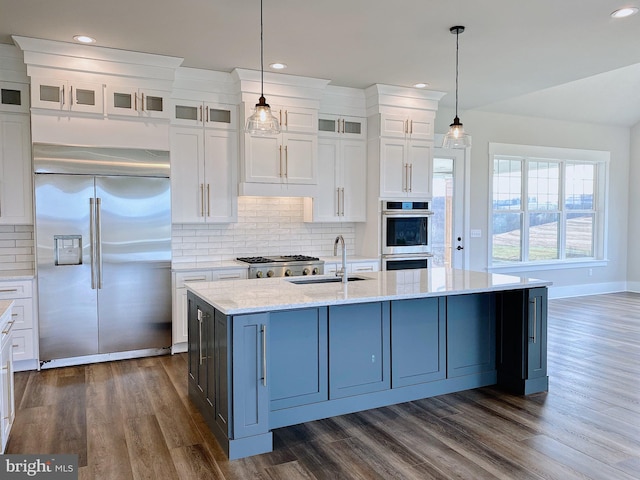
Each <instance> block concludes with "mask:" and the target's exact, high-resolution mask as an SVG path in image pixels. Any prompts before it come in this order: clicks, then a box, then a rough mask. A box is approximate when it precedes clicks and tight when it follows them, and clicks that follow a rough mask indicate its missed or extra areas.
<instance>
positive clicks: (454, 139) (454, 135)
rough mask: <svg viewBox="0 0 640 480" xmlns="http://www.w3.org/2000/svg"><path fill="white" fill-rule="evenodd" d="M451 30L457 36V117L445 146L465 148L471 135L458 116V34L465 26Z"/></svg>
mask: <svg viewBox="0 0 640 480" xmlns="http://www.w3.org/2000/svg"><path fill="white" fill-rule="evenodd" d="M449 31H450V32H451V33H453V34H455V36H456V117H455V118H454V119H453V123H452V124H451V125H449V132H447V134H446V135H445V136H444V141H443V142H442V147H443V148H465V147H470V146H471V137H470V136H469V135H467V134H466V133H464V127H463V126H462V123H460V119H459V118H458V36H459V35H460V34H461V33H462V32H464V27H462V26H456V27H451V28H450V29H449Z"/></svg>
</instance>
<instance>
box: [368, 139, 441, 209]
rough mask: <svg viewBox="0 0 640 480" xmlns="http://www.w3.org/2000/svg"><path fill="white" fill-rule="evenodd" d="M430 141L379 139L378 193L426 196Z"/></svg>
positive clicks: (430, 157) (430, 154)
mask: <svg viewBox="0 0 640 480" xmlns="http://www.w3.org/2000/svg"><path fill="white" fill-rule="evenodd" d="M432 165H433V142H431V141H425V140H406V139H401V138H381V139H380V196H381V197H383V198H402V197H410V198H411V197H415V198H430V197H431V179H432V177H433V173H432Z"/></svg>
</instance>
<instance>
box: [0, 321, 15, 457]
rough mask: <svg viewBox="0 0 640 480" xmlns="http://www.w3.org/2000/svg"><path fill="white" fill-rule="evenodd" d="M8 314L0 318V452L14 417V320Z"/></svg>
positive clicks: (3, 448) (4, 445)
mask: <svg viewBox="0 0 640 480" xmlns="http://www.w3.org/2000/svg"><path fill="white" fill-rule="evenodd" d="M8 316H9V314H7V315H5V316H3V319H2V320H0V330H1V333H0V444H1V445H0V446H1V447H2V450H1V453H4V450H5V448H6V446H7V440H8V439H9V432H10V431H11V425H12V424H13V420H14V418H15V401H14V388H13V358H12V354H11V350H12V349H13V344H12V341H11V336H12V333H13V327H14V325H15V321H14V320H13V318H7V317H8Z"/></svg>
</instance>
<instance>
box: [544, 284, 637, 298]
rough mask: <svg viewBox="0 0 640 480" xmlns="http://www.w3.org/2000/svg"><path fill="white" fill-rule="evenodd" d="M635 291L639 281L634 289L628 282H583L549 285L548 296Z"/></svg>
mask: <svg viewBox="0 0 640 480" xmlns="http://www.w3.org/2000/svg"><path fill="white" fill-rule="evenodd" d="M626 291H636V292H640V283H638V284H636V289H635V290H634V289H631V285H630V284H629V283H628V282H608V283H585V284H582V285H567V286H553V285H552V286H551V287H549V298H567V297H582V296H585V295H599V294H603V293H616V292H626Z"/></svg>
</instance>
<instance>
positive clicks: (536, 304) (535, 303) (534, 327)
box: [529, 298, 538, 343]
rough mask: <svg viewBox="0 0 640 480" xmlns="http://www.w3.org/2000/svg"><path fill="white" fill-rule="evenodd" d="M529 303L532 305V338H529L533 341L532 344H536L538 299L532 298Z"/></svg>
mask: <svg viewBox="0 0 640 480" xmlns="http://www.w3.org/2000/svg"><path fill="white" fill-rule="evenodd" d="M530 303H533V336H530V337H529V338H530V339H532V340H533V343H536V332H537V331H538V299H537V298H534V299H533V300H531V301H530Z"/></svg>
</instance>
